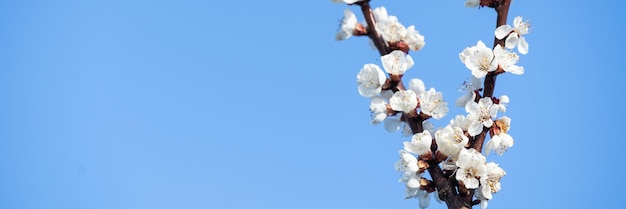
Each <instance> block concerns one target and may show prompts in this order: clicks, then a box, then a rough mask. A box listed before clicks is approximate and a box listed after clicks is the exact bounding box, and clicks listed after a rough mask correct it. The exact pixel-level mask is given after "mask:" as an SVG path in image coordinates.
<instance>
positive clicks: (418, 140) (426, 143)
mask: <svg viewBox="0 0 626 209" xmlns="http://www.w3.org/2000/svg"><path fill="white" fill-rule="evenodd" d="M432 141H433V137H432V136H431V135H430V133H429V132H428V131H423V132H421V133H416V134H414V135H413V138H411V141H410V142H404V150H406V151H409V152H411V153H413V154H416V155H423V154H426V153H428V152H430V145H431V144H432Z"/></svg>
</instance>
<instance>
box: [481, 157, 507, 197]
mask: <svg viewBox="0 0 626 209" xmlns="http://www.w3.org/2000/svg"><path fill="white" fill-rule="evenodd" d="M485 168H486V173H487V175H486V178H485V177H483V178H481V179H480V193H481V195H482V197H484V199H487V200H490V199H491V198H492V197H493V196H492V195H493V193H496V192H498V191H500V189H501V186H500V179H502V177H504V175H506V172H505V171H504V170H503V169H502V168H500V167H499V166H498V164H496V163H494V162H489V163H487V165H486V166H485ZM477 193H478V192H477Z"/></svg>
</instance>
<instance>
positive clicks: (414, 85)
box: [409, 78, 426, 95]
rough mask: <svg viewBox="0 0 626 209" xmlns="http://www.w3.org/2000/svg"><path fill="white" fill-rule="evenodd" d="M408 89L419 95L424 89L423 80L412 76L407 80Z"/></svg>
mask: <svg viewBox="0 0 626 209" xmlns="http://www.w3.org/2000/svg"><path fill="white" fill-rule="evenodd" d="M409 89H411V90H413V92H415V94H417V95H420V94H422V93H424V92H425V91H426V85H424V81H422V80H421V79H419V78H413V79H411V80H410V81H409Z"/></svg>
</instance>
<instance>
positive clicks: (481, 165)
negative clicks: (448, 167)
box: [455, 148, 487, 189]
mask: <svg viewBox="0 0 626 209" xmlns="http://www.w3.org/2000/svg"><path fill="white" fill-rule="evenodd" d="M485 160H486V159H485V156H483V155H481V154H480V153H479V152H477V151H476V150H475V149H474V148H472V149H461V152H459V159H458V160H457V161H456V165H457V166H458V167H459V168H458V170H457V171H456V176H455V177H456V180H459V181H462V182H463V184H465V187H467V188H468V189H476V188H478V186H479V181H478V179H480V178H481V177H483V176H485V175H486V174H487V168H486V166H485Z"/></svg>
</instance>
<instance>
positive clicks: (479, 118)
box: [465, 97, 499, 136]
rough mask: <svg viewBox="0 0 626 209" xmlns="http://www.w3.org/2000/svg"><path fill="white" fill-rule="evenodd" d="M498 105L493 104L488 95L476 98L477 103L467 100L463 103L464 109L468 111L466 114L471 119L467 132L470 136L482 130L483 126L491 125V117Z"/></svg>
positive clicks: (494, 114)
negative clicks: (465, 103)
mask: <svg viewBox="0 0 626 209" xmlns="http://www.w3.org/2000/svg"><path fill="white" fill-rule="evenodd" d="M498 108H499V107H498V105H494V104H493V102H492V101H491V98H490V97H485V98H482V99H480V100H478V103H475V102H468V103H467V105H465V111H467V113H469V115H468V116H467V117H468V119H469V120H471V124H470V127H469V128H468V130H467V131H468V132H469V134H470V136H476V135H478V134H480V133H481V132H482V131H483V126H484V127H487V128H490V127H491V125H493V120H492V118H493V117H496V114H497V113H498Z"/></svg>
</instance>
